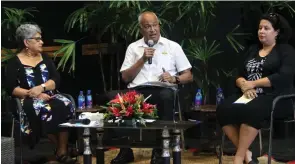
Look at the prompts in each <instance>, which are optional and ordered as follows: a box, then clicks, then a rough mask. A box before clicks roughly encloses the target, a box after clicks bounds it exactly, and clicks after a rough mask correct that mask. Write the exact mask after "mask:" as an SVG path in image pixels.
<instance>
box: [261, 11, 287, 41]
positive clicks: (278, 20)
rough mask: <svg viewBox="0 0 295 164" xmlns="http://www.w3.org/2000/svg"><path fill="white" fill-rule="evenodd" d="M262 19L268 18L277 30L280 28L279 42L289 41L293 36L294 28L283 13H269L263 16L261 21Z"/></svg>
mask: <svg viewBox="0 0 295 164" xmlns="http://www.w3.org/2000/svg"><path fill="white" fill-rule="evenodd" d="M262 19H264V20H268V21H269V22H270V23H271V25H272V27H273V28H274V29H275V30H279V34H278V36H277V42H278V43H287V42H288V41H289V39H290V38H291V36H292V28H291V26H290V24H289V22H288V21H287V20H286V19H285V18H284V17H283V16H282V15H280V14H277V13H267V14H263V15H262V16H261V18H260V20H259V22H260V21H261V20H262Z"/></svg>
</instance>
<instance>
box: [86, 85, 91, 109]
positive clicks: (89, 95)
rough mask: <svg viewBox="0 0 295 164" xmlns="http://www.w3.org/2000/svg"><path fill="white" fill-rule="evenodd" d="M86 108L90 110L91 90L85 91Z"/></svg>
mask: <svg viewBox="0 0 295 164" xmlns="http://www.w3.org/2000/svg"><path fill="white" fill-rule="evenodd" d="M86 108H88V109H90V108H92V95H91V90H87V95H86Z"/></svg>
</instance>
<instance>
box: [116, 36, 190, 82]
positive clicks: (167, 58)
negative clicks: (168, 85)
mask: <svg viewBox="0 0 295 164" xmlns="http://www.w3.org/2000/svg"><path fill="white" fill-rule="evenodd" d="M145 47H148V45H147V44H146V43H145V42H144V39H143V38H142V39H140V40H138V41H136V42H133V43H131V44H130V45H129V46H128V48H127V50H126V54H125V59H124V62H123V64H122V67H121V70H120V72H122V71H124V70H126V69H128V68H130V67H131V66H133V65H134V64H135V63H136V62H137V61H138V60H139V59H140V58H141V57H142V56H143V53H144V48H145ZM153 48H155V49H156V50H155V54H154V56H153V58H152V64H148V62H146V63H145V64H144V66H143V67H142V69H141V70H140V72H139V73H138V74H137V76H136V77H135V78H134V79H133V81H131V82H130V83H129V84H128V86H127V87H128V88H133V87H136V86H138V85H141V84H144V83H146V82H152V81H159V77H160V75H161V74H162V73H163V68H164V69H165V71H167V72H169V73H170V75H172V76H174V75H176V74H177V73H178V72H181V71H184V70H186V69H189V68H192V66H191V64H190V62H189V61H188V59H187V57H186V55H185V54H184V52H183V50H182V48H181V46H180V45H179V44H178V43H176V42H174V41H171V40H168V39H166V38H164V37H161V36H160V38H159V41H158V43H157V44H155V45H154V46H153Z"/></svg>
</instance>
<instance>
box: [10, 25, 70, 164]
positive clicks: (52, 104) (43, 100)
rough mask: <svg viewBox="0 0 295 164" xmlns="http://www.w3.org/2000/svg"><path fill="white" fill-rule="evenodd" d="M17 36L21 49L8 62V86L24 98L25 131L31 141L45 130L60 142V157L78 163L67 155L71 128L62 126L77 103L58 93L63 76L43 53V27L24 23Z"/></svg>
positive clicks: (57, 144) (23, 128)
mask: <svg viewBox="0 0 295 164" xmlns="http://www.w3.org/2000/svg"><path fill="white" fill-rule="evenodd" d="M16 37H17V40H18V41H19V45H20V52H19V53H18V54H17V55H16V56H15V57H13V58H12V59H10V60H9V62H8V64H7V68H6V79H7V81H6V87H7V90H8V93H9V94H11V95H12V96H14V97H18V98H20V99H21V103H22V111H21V112H22V116H23V117H22V118H21V120H20V122H21V131H22V132H23V134H24V135H26V136H29V138H30V141H31V144H35V143H36V142H38V140H39V138H40V135H41V134H42V133H44V132H45V133H46V134H47V135H48V138H49V139H50V140H51V141H52V142H54V143H55V144H56V146H57V151H56V157H57V160H58V161H59V162H61V163H75V161H74V160H72V159H71V158H70V157H69V156H68V155H67V143H68V132H67V129H63V128H59V127H58V125H59V124H60V123H64V122H67V120H68V119H69V118H71V117H72V116H73V112H74V111H73V107H72V104H71V101H70V100H69V99H67V98H66V97H64V96H63V95H60V94H56V89H57V88H58V86H59V83H60V77H59V74H58V72H57V71H56V68H55V66H54V63H53V62H52V61H51V59H50V58H49V57H47V56H46V55H44V54H42V45H43V41H42V38H41V30H40V28H39V27H38V26H37V25H33V24H23V25H21V26H20V27H18V29H17V30H16Z"/></svg>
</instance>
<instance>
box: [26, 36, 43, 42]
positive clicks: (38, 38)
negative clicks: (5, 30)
mask: <svg viewBox="0 0 295 164" xmlns="http://www.w3.org/2000/svg"><path fill="white" fill-rule="evenodd" d="M27 39H35V40H36V41H37V42H40V41H42V37H32V38H27Z"/></svg>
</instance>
